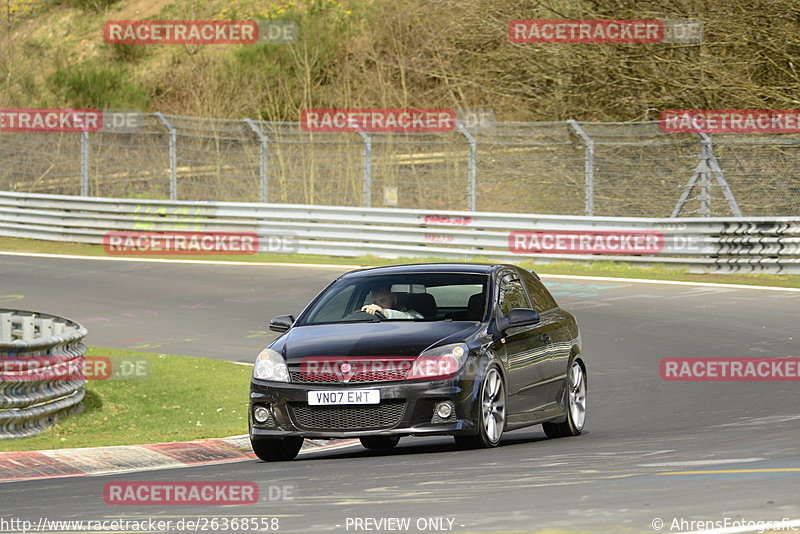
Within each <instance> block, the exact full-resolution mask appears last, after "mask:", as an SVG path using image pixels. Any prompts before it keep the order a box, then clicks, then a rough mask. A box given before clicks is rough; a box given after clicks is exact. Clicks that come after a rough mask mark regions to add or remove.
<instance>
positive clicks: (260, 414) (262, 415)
mask: <svg viewBox="0 0 800 534" xmlns="http://www.w3.org/2000/svg"><path fill="white" fill-rule="evenodd" d="M253 417H254V418H255V420H256V422H257V423H266V422H267V421H268V420H269V410H267V409H266V408H264V407H263V406H256V409H255V410H253Z"/></svg>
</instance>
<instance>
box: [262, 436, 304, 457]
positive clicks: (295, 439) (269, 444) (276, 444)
mask: <svg viewBox="0 0 800 534" xmlns="http://www.w3.org/2000/svg"><path fill="white" fill-rule="evenodd" d="M250 445H251V446H252V447H253V452H254V453H256V456H258V457H259V459H261V460H264V461H265V462H283V461H286V460H293V459H294V458H295V456H297V453H299V452H300V448H301V447H302V446H303V438H302V437H299V436H289V437H286V438H258V439H253V438H252V437H251V438H250Z"/></svg>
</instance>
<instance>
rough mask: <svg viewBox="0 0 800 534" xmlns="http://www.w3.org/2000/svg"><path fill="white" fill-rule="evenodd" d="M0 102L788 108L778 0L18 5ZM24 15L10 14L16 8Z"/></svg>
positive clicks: (216, 0)
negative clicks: (604, 27)
mask: <svg viewBox="0 0 800 534" xmlns="http://www.w3.org/2000/svg"><path fill="white" fill-rule="evenodd" d="M11 4H12V5H13V7H14V15H13V16H14V17H15V18H14V20H13V25H12V26H11V27H10V29H7V30H6V32H7V35H8V38H7V39H3V42H2V44H0V76H1V78H0V83H2V89H0V106H2V107H50V108H52V107H62V106H72V107H93V108H101V109H125V110H142V111H156V110H157V111H163V112H166V113H174V114H181V115H192V116H210V117H230V118H234V117H235V118H238V117H253V118H261V119H265V120H297V118H298V116H299V113H300V110H301V109H303V108H305V107H344V106H364V107H368V106H419V107H452V108H460V109H489V110H491V111H492V112H493V113H494V115H495V117H496V118H497V119H498V120H501V121H536V120H563V119H567V118H576V119H579V120H613V121H625V120H642V119H656V118H657V117H658V112H659V111H660V110H661V109H665V108H796V107H800V104H799V103H798V96H799V95H800V74H799V73H798V70H797V69H798V62H799V61H800V4H798V3H797V2H794V1H792V0H755V1H752V2H745V1H741V0H727V1H721V2H704V1H694V0H675V1H672V2H666V3H665V2H661V1H642V2H636V1H624V0H619V1H613V0H597V1H590V0H551V1H548V2H535V1H525V0H495V1H488V0H452V1H451V0H403V1H400V2H398V1H393V0H272V1H268V2H263V1H261V2H258V1H253V0H209V1H197V0H195V1H177V2H174V3H169V2H168V1H167V0H118V1H116V2H114V1H112V0H65V1H61V2H53V1H49V0H44V1H40V2H34V3H31V2H30V1H27V0H26V2H25V4H20V2H19V0H16V1H14V0H12V2H11ZM23 8H24V9H23ZM141 18H144V19H230V20H242V19H259V20H270V19H292V20H295V21H296V22H298V23H299V24H300V27H301V34H300V38H299V39H298V41H297V42H296V43H294V44H282V45H271V44H255V45H213V46H208V45H207V46H201V45H108V44H105V43H104V42H103V38H102V27H103V24H104V23H105V22H106V21H108V20H126V19H127V20H131V19H141ZM516 18H568V19H578V18H582V19H590V18H617V19H625V18H638V19H643V18H659V19H696V20H700V21H703V22H704V24H705V35H704V39H703V42H702V43H699V44H664V43H656V44H624V45H619V44H563V43H562V44H514V43H511V42H509V40H508V38H507V35H506V27H507V24H508V21H509V20H511V19H516Z"/></svg>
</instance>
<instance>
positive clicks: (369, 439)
mask: <svg viewBox="0 0 800 534" xmlns="http://www.w3.org/2000/svg"><path fill="white" fill-rule="evenodd" d="M358 439H359V441H361V445H363V446H364V448H365V449H370V450H374V451H385V450H388V449H394V447H395V445H397V443H398V442H399V441H400V436H364V437H361V438H358Z"/></svg>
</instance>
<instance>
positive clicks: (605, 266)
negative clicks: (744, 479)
mask: <svg viewBox="0 0 800 534" xmlns="http://www.w3.org/2000/svg"><path fill="white" fill-rule="evenodd" d="M0 251H10V252H35V253H45V254H72V255H79V256H94V257H97V256H107V254H106V252H105V250H104V248H103V247H102V246H99V245H84V244H78V243H61V242H56V241H40V240H35V239H18V238H13V237H0ZM130 257H132V258H139V259H141V258H152V257H154V256H130ZM159 257H162V258H176V259H189V260H201V261H237V262H245V263H247V262H265V263H308V264H328V265H342V266H343V269H346V268H347V267H346V266H350V265H361V266H379V265H393V264H398V263H423V262H430V261H447V260H443V259H441V258H435V257H431V258H397V259H386V258H378V257H376V256H358V257H355V258H343V257H333V256H316V255H310V254H253V255H228V256H225V255H198V256H188V255H175V256H159ZM521 260H522V261H520V262H517V264H518V265H521V266H522V267H525V268H527V269H534V270H535V271H536V272H537V273H540V274H571V275H580V276H609V277H616V278H641V279H645V278H646V279H652V280H678V281H685V282H714V283H720V284H746V285H756V286H776V287H791V288H800V275H789V274H784V275H775V274H760V273H736V274H733V273H731V274H725V273H697V272H692V271H693V269H688V268H680V267H664V266H652V267H645V266H639V265H631V264H628V263H620V262H614V261H595V262H592V263H590V264H586V263H569V262H556V263H537V262H536V261H535V260H533V259H522V258H521ZM450 261H453V260H450ZM471 261H487V262H489V261H492V260H490V259H488V258H472V259H471Z"/></svg>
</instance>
